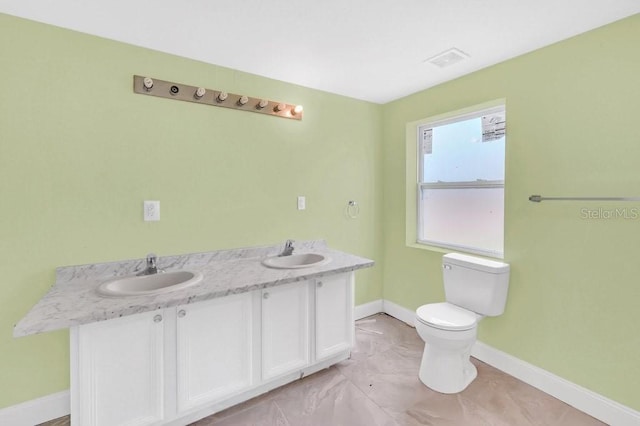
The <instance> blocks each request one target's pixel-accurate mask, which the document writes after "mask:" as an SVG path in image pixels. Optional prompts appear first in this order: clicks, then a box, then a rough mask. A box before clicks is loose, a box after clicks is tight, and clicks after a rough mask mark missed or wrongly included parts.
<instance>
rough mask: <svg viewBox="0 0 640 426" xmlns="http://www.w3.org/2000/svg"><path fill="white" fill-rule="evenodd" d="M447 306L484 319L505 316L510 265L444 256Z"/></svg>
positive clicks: (461, 255)
mask: <svg viewBox="0 0 640 426" xmlns="http://www.w3.org/2000/svg"><path fill="white" fill-rule="evenodd" d="M442 275H443V281H444V292H445V297H446V300H447V302H449V303H453V304H454V305H457V306H460V307H462V308H465V309H468V310H470V311H473V312H476V313H478V314H482V315H488V316H497V315H502V313H503V312H504V307H505V304H506V302H507V291H508V289H509V264H508V263H503V262H497V261H494V260H487V259H482V258H479V257H474V256H468V255H465V254H458V253H449V254H445V255H444V256H442Z"/></svg>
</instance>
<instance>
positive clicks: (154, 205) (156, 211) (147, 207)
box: [143, 201, 160, 222]
mask: <svg viewBox="0 0 640 426" xmlns="http://www.w3.org/2000/svg"><path fill="white" fill-rule="evenodd" d="M143 218H144V220H145V222H149V221H157V220H160V201H145V202H144V207H143Z"/></svg>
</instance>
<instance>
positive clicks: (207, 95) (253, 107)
mask: <svg viewBox="0 0 640 426" xmlns="http://www.w3.org/2000/svg"><path fill="white" fill-rule="evenodd" d="M133 91H134V93H137V94H139V95H149V96H157V97H160V98H167V99H174V100H178V101H185V102H193V103H196V104H205V105H212V106H217V107H223V108H231V109H236V110H240V111H249V112H257V113H259V114H266V115H273V116H276V117H282V118H290V119H292V120H302V116H303V109H302V106H301V105H294V104H287V103H284V102H278V101H270V100H267V99H261V98H252V97H249V96H246V95H236V94H233V93H227V92H225V91H224V90H212V89H205V88H204V87H199V86H189V85H186V84H181V83H173V82H171V81H164V80H157V79H155V78H150V77H143V76H139V75H134V76H133Z"/></svg>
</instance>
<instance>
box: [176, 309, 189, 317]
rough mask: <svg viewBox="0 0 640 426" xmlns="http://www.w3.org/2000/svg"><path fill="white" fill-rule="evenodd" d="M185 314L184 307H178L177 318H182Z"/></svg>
mask: <svg viewBox="0 0 640 426" xmlns="http://www.w3.org/2000/svg"><path fill="white" fill-rule="evenodd" d="M185 315H187V311H185V310H184V309H180V310H179V311H178V318H184V316H185Z"/></svg>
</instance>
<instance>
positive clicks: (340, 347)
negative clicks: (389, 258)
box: [315, 273, 355, 360]
mask: <svg viewBox="0 0 640 426" xmlns="http://www.w3.org/2000/svg"><path fill="white" fill-rule="evenodd" d="M315 287H316V321H315V322H316V326H315V329H316V359H317V360H320V359H323V358H326V357H329V356H331V355H335V354H337V353H339V352H342V351H345V350H349V349H350V348H351V346H352V345H353V333H354V327H355V325H354V322H353V273H348V274H340V275H334V276H329V277H324V278H321V279H318V280H316V285H315Z"/></svg>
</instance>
